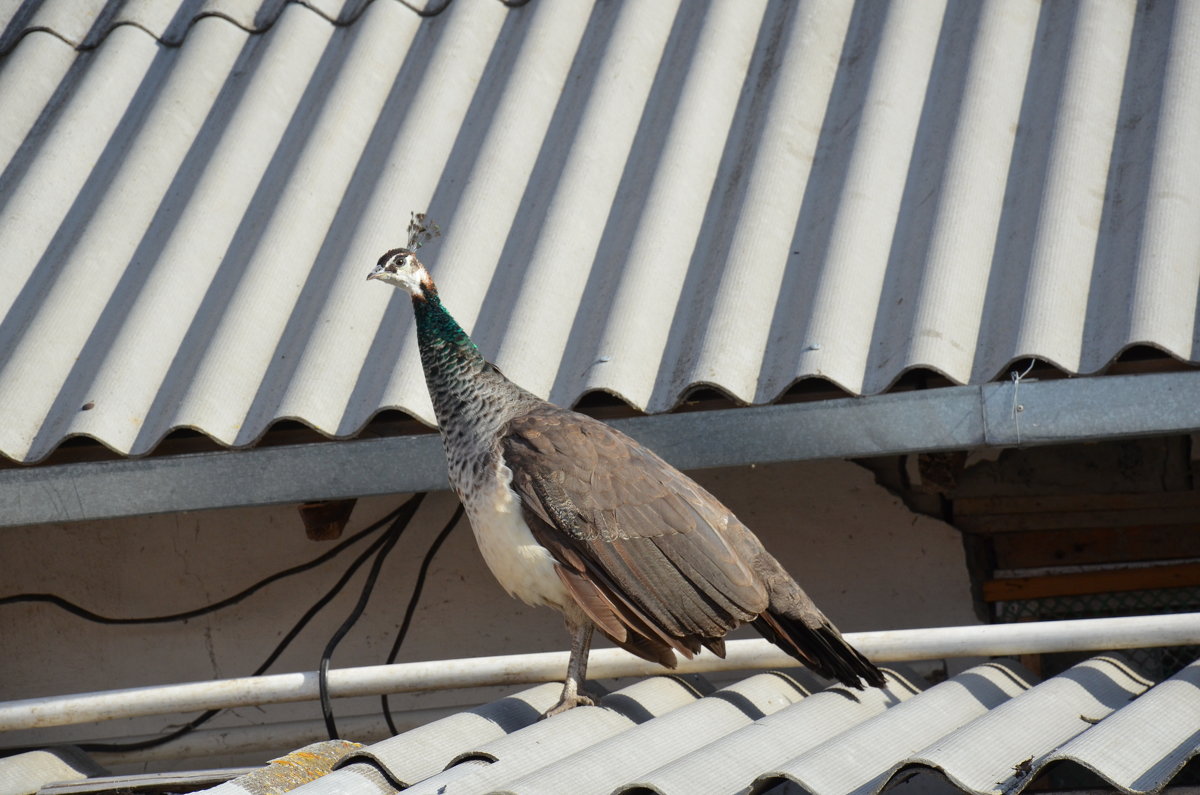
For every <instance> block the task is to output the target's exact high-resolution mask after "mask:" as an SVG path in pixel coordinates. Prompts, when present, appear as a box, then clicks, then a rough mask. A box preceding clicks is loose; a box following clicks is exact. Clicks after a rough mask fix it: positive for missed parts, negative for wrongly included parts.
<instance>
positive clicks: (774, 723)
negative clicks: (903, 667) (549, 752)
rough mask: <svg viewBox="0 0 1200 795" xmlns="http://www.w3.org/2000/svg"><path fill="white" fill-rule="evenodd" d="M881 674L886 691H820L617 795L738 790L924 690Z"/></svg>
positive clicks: (909, 679) (907, 678)
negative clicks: (702, 788) (699, 788)
mask: <svg viewBox="0 0 1200 795" xmlns="http://www.w3.org/2000/svg"><path fill="white" fill-rule="evenodd" d="M884 673H885V675H886V676H887V678H888V687H887V688H886V689H876V688H871V689H868V690H865V691H863V692H857V691H851V690H849V689H847V688H842V687H833V688H829V689H826V690H822V691H821V692H819V693H815V694H813V695H811V696H808V697H807V698H805V699H804V700H802V701H800V702H799V703H797V704H794V705H792V706H790V707H787V708H786V709H782V710H780V711H778V712H775V713H772V714H770V715H767V716H765V717H763V718H760V719H759V720H756V721H755V722H754V723H752V724H750V725H749V726H745V727H743V728H741V729H738V730H736V731H733V732H730V733H729V734H728V735H725V736H723V737H720V738H719V739H717V740H716V741H714V742H711V743H709V744H707V745H704V746H703V747H701V748H697V749H696V750H694V751H691V752H690V753H688V754H685V755H684V756H681V757H679V758H678V759H674V760H671V761H667V762H665V763H664V764H662V765H660V766H659V767H657V768H656V769H654V770H652V771H650V772H648V773H646V774H644V775H640V776H636V777H631V779H630V783H628V784H626V785H625V786H624V787H623V788H622V789H621V790H620V791H622V792H624V791H643V790H648V791H651V792H654V793H658V795H669V793H682V792H688V791H689V790H691V789H692V788H694V787H695V786H696V782H697V781H703V782H704V783H705V786H706V787H708V788H709V790H710V791H712V792H738V791H740V790H742V789H744V788H745V787H746V786H747V784H749V782H752V781H754V779H756V778H757V777H758V776H759V775H760V774H761V773H762V772H763V771H764V770H770V769H773V768H774V767H776V766H778V765H780V764H783V763H784V762H786V761H787V760H788V759H791V758H792V757H794V756H796V755H797V754H799V753H802V752H804V751H805V750H808V749H809V748H813V747H816V746H817V745H819V744H821V743H822V742H823V741H824V740H825V739H826V738H828V737H832V736H836V735H840V734H841V733H842V732H844V731H847V730H849V729H850V728H852V727H853V726H856V725H858V724H859V723H861V722H863V721H865V720H867V719H868V718H870V717H872V716H874V715H878V714H880V713H882V712H883V711H884V710H886V709H887V708H888V707H890V706H893V705H895V704H899V703H900V702H902V701H907V700H908V699H910V698H912V697H913V696H914V695H917V694H918V693H920V692H921V689H922V688H923V686H924V683H923V682H920V681H919V680H917V679H916V678H915V677H913V676H911V675H908V674H898V673H897V672H896V671H895V670H892V669H885V670H884Z"/></svg>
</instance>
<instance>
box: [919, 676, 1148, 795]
mask: <svg viewBox="0 0 1200 795" xmlns="http://www.w3.org/2000/svg"><path fill="white" fill-rule="evenodd" d="M1151 684H1152V683H1151V682H1150V681H1148V680H1146V679H1144V678H1143V677H1142V676H1140V675H1139V674H1137V673H1135V672H1134V671H1133V670H1131V669H1130V668H1129V667H1128V666H1127V665H1126V664H1125V663H1124V662H1122V661H1121V660H1119V659H1116V658H1111V657H1096V658H1093V659H1091V660H1088V661H1086V662H1083V663H1080V664H1079V665H1076V666H1075V667H1073V668H1071V669H1070V670H1068V671H1065V672H1063V673H1062V674H1059V675H1058V676H1055V677H1053V678H1052V679H1048V680H1047V681H1045V682H1042V683H1041V684H1039V685H1038V686H1036V687H1034V688H1033V689H1031V690H1029V692H1027V693H1022V694H1020V695H1018V696H1017V697H1015V698H1013V699H1012V700H1011V701H1008V702H1006V703H1003V704H1000V705H997V706H995V707H994V708H992V709H991V710H989V711H988V712H987V714H985V715H983V716H981V717H979V718H978V719H977V720H974V721H972V722H971V723H970V724H968V725H966V726H963V727H962V728H961V729H959V730H957V731H954V732H953V733H948V734H947V736H945V737H943V738H941V739H939V740H938V742H936V743H932V744H930V745H929V747H927V748H924V749H923V750H920V751H918V752H917V753H914V754H913V755H911V756H909V757H908V758H906V759H905V760H904V761H903V763H902V764H905V765H908V764H923V765H927V766H929V767H933V768H936V769H938V770H941V771H942V772H943V773H944V774H945V775H946V776H947V778H949V779H950V780H951V781H953V782H954V783H955V784H956V785H957V786H959V787H960V788H962V789H963V790H964V791H967V792H973V793H977V794H978V795H983V793H990V792H993V791H995V789H996V787H997V786H1001V788H1002V789H1003V790H1004V791H1005V792H1006V793H1016V792H1019V791H1020V790H1022V789H1024V787H1025V786H1026V784H1028V782H1029V781H1030V780H1031V779H1032V776H1031V775H1030V773H1031V772H1032V771H1033V770H1034V769H1036V768H1040V766H1041V765H1042V764H1043V760H1044V757H1047V756H1048V755H1049V754H1051V753H1052V752H1053V751H1054V750H1055V749H1056V748H1059V747H1060V746H1062V745H1063V744H1064V743H1066V742H1068V741H1070V740H1071V739H1072V738H1073V737H1075V736H1077V735H1079V734H1080V733H1082V732H1084V731H1086V730H1087V729H1088V728H1089V727H1090V726H1092V725H1093V724H1095V723H1098V722H1101V721H1103V720H1104V719H1105V718H1106V717H1108V716H1109V715H1110V714H1112V713H1113V712H1115V711H1116V710H1118V709H1120V708H1121V707H1123V706H1125V705H1126V704H1128V703H1129V702H1130V701H1131V700H1133V699H1135V698H1137V697H1138V696H1139V695H1140V694H1141V693H1142V692H1143V691H1145V690H1146V689H1147V688H1148V687H1149V686H1150V685H1151ZM1013 759H1016V760H1017V766H1016V767H1014V763H1013V761H1012V760H1013ZM1022 760H1024V762H1025V763H1026V764H1025V765H1021V762H1022ZM999 782H1002V783H999Z"/></svg>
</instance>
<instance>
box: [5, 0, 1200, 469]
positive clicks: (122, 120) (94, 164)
mask: <svg viewBox="0 0 1200 795" xmlns="http://www.w3.org/2000/svg"><path fill="white" fill-rule="evenodd" d="M333 5H343V4H333V3H327V2H309V3H303V4H302V3H285V2H282V0H270V1H269V2H262V3H257V2H253V0H212V2H204V3H191V2H188V3H180V4H179V5H178V6H177V7H175V8H171V5H170V3H154V4H147V3H139V4H133V3H128V4H123V3H117V2H112V3H104V2H92V3H84V4H81V3H74V2H53V3H45V4H37V3H20V4H8V8H10V9H12V8H14V7H15V8H16V9H17V11H16V15H15V16H10V17H8V18H7V19H4V20H0V21H3V22H5V23H7V24H6V28H5V31H4V33H3V35H2V36H0V42H2V45H3V46H2V47H0V52H2V53H3V54H0V107H2V108H3V109H4V112H3V113H2V114H0V252H3V269H4V270H3V275H4V278H3V279H0V416H3V417H4V422H3V423H2V424H0V453H3V455H5V456H8V457H9V458H11V459H14V460H17V461H22V462H36V461H40V460H42V459H44V458H45V457H46V456H47V455H48V454H50V453H51V452H52V451H53V450H55V448H56V447H57V446H58V445H59V444H60V443H61V442H62V441H63V440H64V439H67V438H69V437H71V436H77V435H81V436H87V437H91V438H94V439H97V440H99V441H101V442H102V443H103V444H105V445H107V446H109V447H110V448H112V449H113V450H114V451H116V452H117V453H119V454H122V455H127V454H134V455H137V454H142V453H145V452H147V451H150V450H152V449H153V448H155V446H156V445H157V444H158V442H159V441H160V440H161V439H162V438H163V436H164V435H166V434H168V433H170V432H171V431H172V430H173V429H176V428H192V429H196V430H198V431H201V432H203V433H204V434H207V435H208V436H209V437H211V438H212V439H214V440H216V441H217V442H218V443H220V444H222V445H227V446H246V445H250V444H252V443H254V442H255V441H256V440H258V439H259V438H260V437H261V436H262V434H263V433H264V432H266V431H267V430H268V429H269V428H270V427H271V425H272V424H273V423H275V422H276V421H279V420H281V419H294V420H299V421H302V422H304V423H306V424H308V425H310V426H311V427H313V428H315V429H317V430H318V431H320V432H321V433H322V434H325V435H327V436H332V437H339V438H340V437H347V436H352V435H354V434H356V433H358V432H359V431H360V429H362V428H363V427H364V426H365V425H366V424H367V423H368V422H369V421H370V420H371V419H372V418H373V417H374V416H376V414H377V413H378V412H380V411H381V410H385V409H389V408H391V409H397V410H399V411H402V412H404V413H406V414H409V415H411V416H414V417H417V418H419V419H421V420H422V421H425V422H431V421H432V416H431V411H430V407H429V403H428V399H427V396H426V394H425V390H424V385H423V383H422V379H421V377H420V372H419V367H418V366H417V357H416V348H415V345H414V339H413V333H412V326H411V321H410V319H409V317H408V309H407V307H406V306H405V303H406V302H405V301H404V300H402V299H401V298H398V297H397V296H395V295H393V294H392V293H391V292H390V291H389V290H387V289H386V288H385V287H383V286H381V285H379V284H367V283H365V282H364V280H363V277H364V276H365V273H366V270H367V268H368V267H369V266H370V265H371V264H372V263H373V262H374V261H375V259H376V258H377V257H378V256H379V254H380V253H381V252H383V251H385V250H387V249H389V248H391V247H393V246H395V245H396V244H397V243H398V242H402V240H403V236H404V229H405V225H406V223H407V220H408V216H409V212H410V211H412V210H424V209H428V210H429V211H430V213H431V215H432V217H433V218H434V219H435V220H437V221H438V222H439V223H440V224H441V225H442V226H443V228H444V229H445V230H446V237H445V238H443V240H442V241H441V242H439V243H438V244H436V245H435V246H431V247H430V248H428V249H426V252H427V257H428V260H429V262H430V265H431V269H432V271H433V273H434V274H435V276H436V277H437V278H438V280H439V283H440V285H441V287H442V294H443V296H444V297H445V299H446V301H447V303H448V305H449V307H450V309H451V310H452V311H453V312H454V313H455V314H456V315H457V316H458V318H459V320H460V321H461V322H462V323H463V325H464V327H466V328H468V329H470V330H472V332H473V333H474V335H475V336H476V339H477V341H478V342H479V344H480V345H481V347H482V349H483V350H484V352H485V353H487V354H488V355H489V356H491V357H493V358H495V359H496V360H497V361H498V364H499V365H500V366H501V367H502V368H503V369H504V371H505V372H506V373H508V374H509V375H510V376H512V377H513V378H514V379H516V380H517V381H518V382H520V383H522V384H523V385H525V386H526V387H528V388H530V389H531V390H533V391H535V392H537V393H539V394H542V395H549V396H551V397H553V398H554V399H555V400H556V401H558V402H561V403H566V404H572V403H574V402H575V401H576V400H578V399H579V398H580V396H581V395H585V394H586V393H588V392H590V391H605V392H610V393H613V394H615V395H618V396H620V397H621V398H622V399H623V400H625V401H626V402H628V403H629V404H630V405H631V406H633V407H635V408H637V409H645V410H648V411H650V412H661V411H666V410H669V409H671V408H672V407H675V406H677V405H678V404H679V402H680V401H681V400H682V399H683V398H684V397H685V396H686V395H687V393H688V392H689V390H690V389H691V388H693V387H695V386H698V385H699V386H707V387H713V388H716V389H718V390H720V391H721V392H723V393H725V394H726V395H728V396H730V397H731V398H732V399H733V400H734V401H735V402H737V403H748V404H762V403H770V402H772V401H775V400H777V399H778V398H779V396H780V395H781V394H783V393H785V392H786V391H787V390H788V389H789V388H791V387H792V386H793V385H794V384H796V383H798V382H801V381H804V380H805V379H823V380H824V381H825V382H826V384H825V385H826V386H828V385H829V384H833V385H836V386H837V387H838V388H840V389H842V390H845V392H848V393H852V394H864V395H874V394H878V393H880V392H883V391H885V390H887V389H889V388H890V387H891V386H892V385H893V384H895V383H896V381H897V379H898V378H900V377H901V376H903V374H905V373H906V372H908V371H910V370H913V369H925V370H930V371H934V372H937V373H940V374H943V375H944V376H945V378H947V379H949V380H950V381H951V382H955V383H972V384H978V383H983V382H987V381H990V380H992V379H994V378H996V377H997V376H1002V375H1003V374H1005V373H1007V372H1008V370H1009V369H1011V364H1012V362H1014V361H1015V360H1018V359H1022V360H1023V359H1024V358H1026V357H1038V358H1040V359H1042V360H1044V361H1046V362H1049V363H1052V364H1053V365H1054V366H1055V367H1057V368H1059V369H1060V370H1061V371H1063V372H1066V373H1069V374H1093V373H1098V372H1102V371H1104V369H1105V368H1106V367H1107V366H1108V365H1109V363H1110V362H1112V361H1113V359H1114V357H1118V356H1120V355H1121V354H1122V353H1123V352H1125V351H1127V350H1128V349H1130V348H1131V347H1137V346H1142V347H1145V348H1149V349H1153V350H1156V351H1158V352H1159V353H1160V354H1161V355H1164V356H1167V357H1174V358H1175V359H1177V360H1179V362H1182V363H1195V362H1196V361H1197V360H1198V359H1200V347H1198V342H1197V339H1198V338H1197V334H1196V328H1197V323H1196V309H1197V291H1198V290H1197V285H1198V282H1200V224H1197V223H1196V214H1195V207H1196V206H1198V205H1200V149H1198V145H1197V140H1198V139H1197V136H1196V135H1195V131H1196V130H1197V129H1200V49H1198V48H1197V47H1195V46H1194V44H1195V41H1196V40H1197V38H1198V37H1200V6H1197V5H1196V4H1195V3H1190V2H1180V3H1172V2H1154V3H1149V2H1146V3H1138V2H1133V1H1132V0H1098V1H1093V2H1047V3H1038V2H1035V1H1034V0H991V1H990V2H945V1H944V0H941V1H939V0H921V1H920V2H890V3H888V2H873V1H870V0H866V1H864V2H857V3H855V2H831V3H820V2H793V1H791V0H786V1H785V0H780V1H779V2H760V1H758V0H746V1H745V2H682V3H681V2H678V0H676V1H675V2H672V1H671V0H649V1H646V2H597V3H585V2H539V1H538V0H534V2H529V3H526V4H524V5H522V6H520V7H518V8H509V7H506V6H505V5H504V4H502V3H500V2H498V1H494V0H472V1H471V2H459V1H458V0H456V1H455V2H451V3H449V4H438V7H439V8H443V9H444V10H442V11H441V13H437V14H436V15H434V16H430V17H422V16H419V15H418V14H417V13H416V12H415V11H414V10H413V9H412V8H410V7H409V6H407V5H404V4H402V3H399V2H396V0H375V2H371V3H369V4H365V6H364V4H363V3H358V2H355V3H349V4H344V6H345V7H344V8H341V7H339V8H336V9H333V10H331V9H330V8H327V6H333ZM434 10H436V9H434ZM360 12H361V14H360ZM5 48H7V49H5ZM85 406H86V407H88V408H87V410H83V407H85Z"/></svg>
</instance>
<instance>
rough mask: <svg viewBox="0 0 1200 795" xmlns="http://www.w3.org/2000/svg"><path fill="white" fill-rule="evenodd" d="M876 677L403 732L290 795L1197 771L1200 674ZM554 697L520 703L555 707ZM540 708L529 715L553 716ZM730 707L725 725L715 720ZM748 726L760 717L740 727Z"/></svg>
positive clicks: (636, 692) (984, 670)
mask: <svg viewBox="0 0 1200 795" xmlns="http://www.w3.org/2000/svg"><path fill="white" fill-rule="evenodd" d="M888 678H889V680H890V686H889V687H888V688H887V689H884V690H877V689H868V690H866V691H863V692H858V691H851V690H848V689H846V688H844V687H840V686H833V687H829V688H827V689H825V690H821V691H819V692H816V693H814V694H813V695H809V696H805V697H803V698H800V696H801V689H797V688H796V687H795V686H794V685H793V684H792V683H791V682H789V681H788V679H787V678H786V677H782V676H778V675H775V674H758V675H755V676H752V677H750V678H748V679H744V680H742V681H740V682H738V683H736V684H735V685H733V686H731V687H729V688H726V689H724V690H722V691H717V692H715V693H712V694H709V695H708V696H705V697H703V698H699V699H697V698H696V694H695V693H694V692H692V691H691V690H690V689H689V688H687V687H685V686H684V685H683V684H682V683H680V682H678V681H675V679H674V678H671V677H654V678H652V679H648V680H640V681H637V682H635V683H634V684H632V685H630V686H629V687H627V688H625V689H623V690H621V691H618V692H617V693H613V694H610V695H609V696H607V697H605V699H604V700H602V702H601V705H599V706H596V707H584V708H579V709H576V710H573V711H570V712H567V713H565V714H563V715H559V716H556V717H554V718H551V719H549V720H546V721H540V722H537V721H535V722H533V723H528V722H524V721H522V722H521V723H520V725H517V724H514V725H510V726H506V729H507V731H499V730H496V731H493V732H492V733H491V734H490V735H489V736H491V737H492V739H490V740H488V739H482V740H481V741H479V742H472V741H471V740H470V739H469V738H464V736H463V733H462V732H459V731H457V730H455V731H452V732H446V731H445V730H444V727H445V726H446V725H448V724H446V722H445V721H443V722H440V724H441V725H442V726H443V728H442V729H438V728H437V727H438V725H439V724H433V730H432V731H431V730H428V727H426V728H422V729H416V730H414V731H413V732H408V733H407V734H401V735H398V736H396V737H393V738H391V739H389V740H385V741H383V742H382V743H379V744H376V745H374V746H369V747H367V748H365V749H362V750H361V751H359V752H356V753H354V754H352V755H349V756H347V757H346V758H345V759H344V760H343V761H342V763H341V764H342V765H343V766H342V767H341V768H340V769H339V770H336V771H335V772H333V773H331V774H329V775H327V776H325V777H323V778H320V779H317V780H316V781H314V782H312V783H309V784H306V785H304V787H303V788H302V790H301V791H302V792H303V793H304V794H305V795H389V794H390V793H391V792H394V791H396V790H397V789H400V788H402V787H403V786H404V785H406V784H411V785H412V786H411V791H412V792H414V793H425V792H430V793H433V792H449V793H459V792H462V793H471V792H516V793H522V794H523V795H524V794H525V793H537V792H555V793H558V792H585V791H602V792H621V793H633V792H651V793H656V795H684V794H686V795H690V794H691V793H695V792H705V793H745V792H747V791H751V790H753V791H787V792H793V791H796V790H797V788H799V787H802V788H803V789H804V791H807V792H811V793H815V794H816V795H826V794H827V793H828V794H832V793H841V794H844V793H852V792H854V793H874V792H878V791H879V790H880V789H882V788H885V787H890V786H899V785H901V784H912V785H913V786H916V787H917V790H914V791H921V792H926V791H928V792H934V791H936V792H949V791H958V792H964V791H965V792H974V793H990V794H991V795H1001V793H1010V794H1011V793H1016V792H1019V791H1020V790H1022V789H1024V788H1025V787H1027V786H1028V785H1029V784H1031V783H1032V782H1034V781H1038V780H1042V779H1046V778H1047V777H1048V776H1049V774H1048V772H1047V771H1048V769H1050V768H1052V767H1053V768H1059V767H1061V766H1064V765H1076V766H1079V767H1083V768H1087V769H1089V770H1091V771H1093V772H1094V773H1095V774H1098V775H1099V776H1100V777H1101V779H1102V780H1103V781H1105V782H1107V783H1108V784H1110V785H1112V786H1115V787H1117V788H1119V789H1121V790H1122V791H1123V792H1127V793H1136V794H1137V795H1142V793H1148V792H1156V791H1159V790H1161V789H1162V787H1164V786H1166V785H1168V784H1170V783H1172V782H1173V781H1175V780H1176V779H1177V776H1178V774H1179V773H1180V772H1181V770H1183V768H1184V765H1185V763H1187V762H1188V760H1194V759H1195V758H1196V757H1197V755H1198V754H1200V737H1198V736H1197V734H1196V726H1197V723H1196V715H1197V714H1198V712H1197V706H1198V705H1200V660H1198V661H1196V662H1194V663H1193V664H1192V665H1191V666H1189V667H1188V668H1186V669H1185V670H1184V671H1183V672H1182V673H1180V674H1179V675H1177V676H1174V677H1172V678H1171V679H1169V680H1167V681H1165V682H1163V683H1161V684H1159V685H1157V686H1156V687H1153V688H1151V689H1149V690H1146V687H1147V685H1148V684H1149V683H1148V681H1147V680H1145V679H1144V678H1142V677H1141V676H1140V675H1139V674H1137V673H1136V672H1135V671H1133V670H1131V669H1130V668H1129V667H1128V666H1127V665H1126V664H1125V663H1124V662H1122V661H1121V660H1120V659H1118V658H1115V657H1112V656H1101V657H1096V658H1093V659H1091V660H1088V661H1086V662H1084V663H1081V664H1080V665H1077V666H1075V667H1074V668H1072V669H1070V670H1069V671H1066V672H1064V673H1062V674H1059V675H1057V676H1054V677H1050V678H1047V679H1046V680H1045V681H1043V682H1041V683H1037V680H1036V677H1034V676H1032V675H1031V674H1030V673H1029V672H1028V671H1026V670H1025V669H1024V668H1022V667H1021V666H1020V665H1018V664H1016V663H1012V662H1005V661H994V662H990V663H986V664H984V665H980V666H977V667H975V668H973V669H971V670H969V671H967V672H964V673H963V674H960V675H959V676H957V677H954V678H953V679H950V680H948V681H946V682H942V683H940V684H938V685H934V686H932V687H928V688H927V689H922V688H921V686H920V684H921V683H919V682H916V681H912V677H911V676H910V675H907V674H905V675H899V674H897V673H896V672H895V671H889V672H888ZM557 689H558V686H557V685H554V684H547V685H543V686H541V687H540V688H537V689H535V691H527V692H537V693H540V694H541V695H551V694H553V696H555V697H556V695H557ZM543 690H545V691H546V692H545V693H543V692H542V691H543ZM797 698H799V701H796V703H792V704H791V705H790V706H782V708H779V709H775V707H777V706H781V705H783V704H786V703H787V702H791V701H795V700H796V699H797ZM539 699H540V701H539V703H538V704H537V705H536V707H537V708H538V709H545V707H547V706H549V703H550V701H552V700H553V698H550V699H549V700H547V699H545V698H541V696H539ZM726 699H728V700H726ZM542 702H544V703H542ZM733 702H737V703H736V704H734V703H733ZM618 707H619V709H618ZM735 707H736V711H737V712H740V713H741V717H740V718H739V719H736V720H728V717H729V714H730V710H735ZM727 708H728V709H727ZM630 710H633V711H632V712H631V711H630ZM772 710H774V711H772ZM761 712H767V713H770V714H766V715H765V716H763V717H758V718H757V719H754V720H751V716H752V714H753V713H761ZM605 713H607V716H606V717H601V716H602V715H605ZM642 713H644V714H642ZM410 735H411V736H412V737H417V738H419V739H420V740H421V741H420V742H419V743H415V744H414V743H412V742H411V739H412V738H411V737H410ZM443 742H444V743H446V744H448V747H442V746H441V745H440V743H443ZM423 753H428V754H429V755H430V759H428V760H425V761H423V762H422V763H421V764H420V767H421V768H422V769H423V770H425V771H428V772H427V773H426V776H425V777H423V778H421V779H417V778H414V777H412V775H411V773H412V772H413V771H414V770H415V768H414V767H413V761H414V760H418V758H419V757H420V756H421V754H423ZM656 762H657V764H656ZM443 767H445V770H442V768H443ZM655 768H656V769H655ZM1188 769H1189V770H1191V769H1194V765H1192V766H1189V767H1188ZM1067 772H1081V771H1079V770H1078V767H1077V768H1076V770H1075V771H1067ZM913 782H919V785H918V784H913ZM1098 785H1099V784H1098Z"/></svg>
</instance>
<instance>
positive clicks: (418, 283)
mask: <svg viewBox="0 0 1200 795" xmlns="http://www.w3.org/2000/svg"><path fill="white" fill-rule="evenodd" d="M367 278H368V279H379V280H380V281H382V282H387V283H388V284H390V285H392V286H393V287H400V288H403V289H405V290H408V292H409V293H410V294H411V295H414V296H417V297H423V296H424V295H425V294H426V292H427V291H428V290H430V289H432V287H433V279H431V278H430V277H429V271H427V270H425V266H424V265H422V264H421V260H419V259H417V255H416V253H415V252H414V251H412V250H411V249H407V248H394V249H392V250H391V251H389V252H388V253H386V254H384V255H383V256H382V257H380V258H379V262H377V263H376V264H375V268H374V270H372V271H371V272H370V273H369V274H367Z"/></svg>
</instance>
